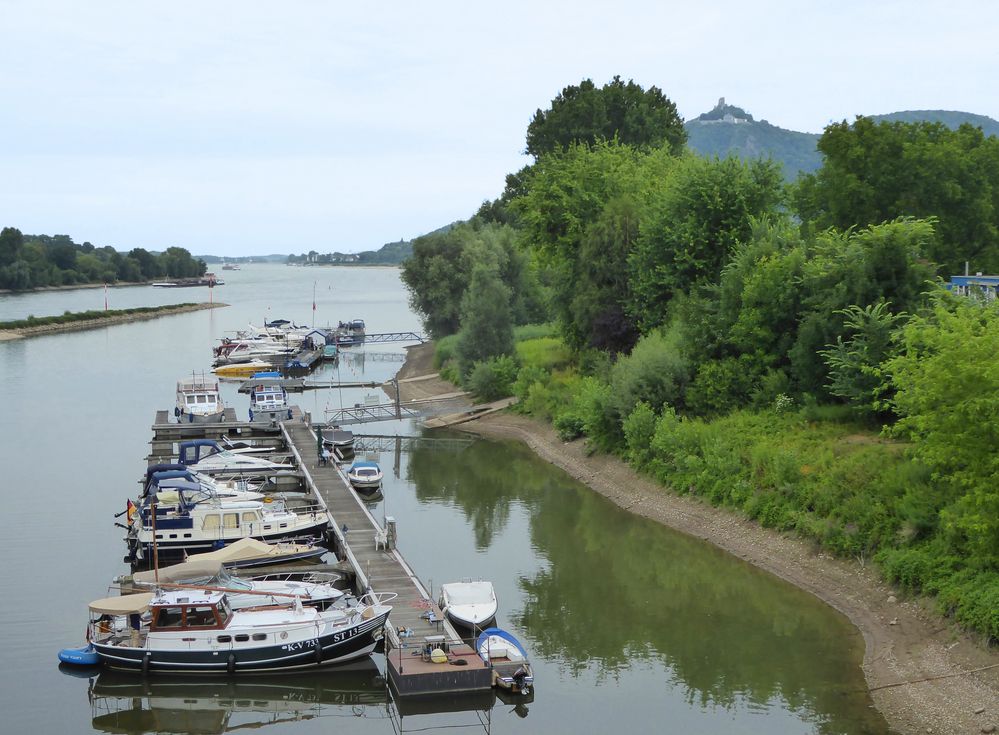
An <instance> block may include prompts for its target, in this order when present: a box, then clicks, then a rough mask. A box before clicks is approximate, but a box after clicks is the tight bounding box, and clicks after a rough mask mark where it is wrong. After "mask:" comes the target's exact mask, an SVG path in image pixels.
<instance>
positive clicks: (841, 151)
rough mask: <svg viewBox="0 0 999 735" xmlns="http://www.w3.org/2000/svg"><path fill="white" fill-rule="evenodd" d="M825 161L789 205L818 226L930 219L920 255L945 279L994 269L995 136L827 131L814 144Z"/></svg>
mask: <svg viewBox="0 0 999 735" xmlns="http://www.w3.org/2000/svg"><path fill="white" fill-rule="evenodd" d="M818 148H819V150H820V151H821V153H822V156H823V160H824V163H823V165H822V168H821V169H819V171H817V172H816V173H814V174H810V175H808V176H804V177H802V179H801V180H800V182H799V185H798V187H797V190H796V193H795V204H796V207H797V210H798V212H799V214H800V215H801V217H802V219H803V220H805V221H806V222H812V223H814V224H815V225H817V226H818V227H820V228H822V227H838V228H841V229H846V228H849V227H853V226H855V225H859V226H864V225H869V224H876V223H878V222H884V221H886V220H892V219H895V218H897V217H902V216H912V217H921V218H928V217H935V218H936V220H937V239H936V240H935V241H934V242H932V243H930V244H929V247H928V248H927V251H926V253H925V255H926V257H928V258H930V259H931V260H933V261H934V262H936V263H938V264H940V265H941V266H942V267H943V268H944V274H945V275H947V274H949V273H960V272H963V270H964V264H965V262H969V263H970V265H971V268H972V270H973V271H984V272H995V271H996V270H997V269H999V138H995V137H986V136H985V135H984V134H983V133H982V131H981V130H980V129H978V128H974V127H972V126H970V125H962V126H961V127H960V128H958V129H957V130H950V129H948V128H947V127H945V126H944V125H942V124H940V123H926V122H919V123H903V122H880V123H875V122H874V121H873V120H871V119H870V118H866V117H858V118H857V119H856V121H855V122H854V123H853V124H848V123H846V122H845V121H844V122H841V123H836V124H833V125H830V126H829V127H827V128H826V130H825V132H824V133H823V134H822V137H821V138H820V139H819V143H818Z"/></svg>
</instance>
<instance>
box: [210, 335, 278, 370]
mask: <svg viewBox="0 0 999 735" xmlns="http://www.w3.org/2000/svg"><path fill="white" fill-rule="evenodd" d="M296 349H297V347H296V346H294V345H291V344H288V343H285V342H279V341H277V340H273V339H270V338H267V337H260V338H247V339H239V338H237V339H230V338H229V337H226V338H225V339H223V340H222V344H220V345H219V346H218V347H216V348H215V349H214V350H213V354H214V357H215V359H214V361H213V363H212V364H213V366H215V367H218V366H220V365H230V364H232V363H241V362H251V361H255V360H263V361H266V360H267V359H268V358H271V359H273V358H278V357H286V356H287V355H291V354H293V353H294V352H295V351H296Z"/></svg>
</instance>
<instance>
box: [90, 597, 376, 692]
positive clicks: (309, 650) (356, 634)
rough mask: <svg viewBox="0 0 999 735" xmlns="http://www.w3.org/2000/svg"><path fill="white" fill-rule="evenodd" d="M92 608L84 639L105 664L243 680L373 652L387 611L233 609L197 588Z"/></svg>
mask: <svg viewBox="0 0 999 735" xmlns="http://www.w3.org/2000/svg"><path fill="white" fill-rule="evenodd" d="M89 608H90V614H91V623H90V626H89V628H88V632H89V637H90V640H91V643H92V644H93V646H94V649H95V650H96V651H97V654H98V656H99V657H100V659H101V661H102V663H104V664H105V665H107V666H109V667H111V668H116V669H124V670H130V671H135V672H142V673H143V674H146V673H153V672H171V673H181V672H184V673H198V674H207V673H222V674H244V673H253V672H266V671H292V670H300V669H311V668H317V667H321V666H328V665H332V664H338V663H341V662H345V661H351V660H353V659H356V658H362V657H364V656H367V655H368V654H370V653H371V652H372V651H373V650H374V648H375V646H376V644H377V642H378V640H379V639H380V637H381V635H382V631H383V629H384V626H385V620H386V618H387V617H388V614H389V612H390V611H391V607H389V606H388V605H383V604H381V603H379V602H377V601H376V600H373V599H370V596H366V597H365V598H363V599H362V600H357V601H353V600H352V601H349V602H348V601H344V602H343V604H338V605H333V606H331V607H328V608H327V609H325V610H319V609H317V608H315V607H310V606H305V605H302V604H301V601H299V600H296V601H293V602H290V603H288V604H285V605H279V606H273V605H266V606H264V607H259V608H248V609H243V610H234V609H233V608H232V606H231V604H230V602H229V597H228V595H227V594H226V593H225V592H217V591H206V590H199V589H175V590H168V591H158V592H155V593H146V594H135V595H122V596H119V597H109V598H105V599H102V600H95V601H94V602H92V603H90V606H89ZM147 614H148V616H149V622H148V624H145V623H144V622H143V616H145V615H147Z"/></svg>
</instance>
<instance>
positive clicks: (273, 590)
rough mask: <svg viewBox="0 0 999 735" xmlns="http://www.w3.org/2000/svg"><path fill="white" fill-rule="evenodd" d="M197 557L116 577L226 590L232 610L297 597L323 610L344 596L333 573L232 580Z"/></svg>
mask: <svg viewBox="0 0 999 735" xmlns="http://www.w3.org/2000/svg"><path fill="white" fill-rule="evenodd" d="M198 557H201V555H200V554H198V555H195V557H192V558H189V559H187V560H186V561H183V562H181V563H180V564H174V565H172V566H168V567H166V568H164V569H159V570H149V571H144V572H136V573H135V574H133V575H132V576H131V578H130V579H129V578H128V577H124V578H118V579H117V580H116V581H118V582H119V583H121V584H126V583H127V582H128V581H131V583H132V585H134V586H135V587H139V588H142V587H145V588H152V589H156V588H158V587H170V586H171V585H183V586H185V587H196V588H198V589H215V590H218V591H225V593H226V594H227V595H228V597H229V605H230V606H231V607H232V609H233V610H241V609H244V608H248V607H260V606H262V605H281V604H284V603H287V602H288V601H290V600H294V599H295V598H298V599H299V600H301V602H302V604H303V605H311V606H312V607H317V608H319V609H320V610H325V609H326V608H327V607H329V606H330V605H333V604H335V603H336V602H338V601H339V600H340V599H341V598H343V597H344V595H345V594H346V593H345V592H343V590H339V589H337V588H336V587H334V586H333V583H334V582H336V581H337V580H338V579H339V575H336V574H332V573H330V574H324V573H319V572H311V571H310V572H304V573H283V574H280V575H274V574H268V573H267V572H260V573H258V574H256V575H255V576H250V577H234V576H233V575H232V574H231V573H230V572H229V571H228V570H227V569H226V568H225V567H224V566H223V565H222V562H221V561H218V560H217V559H204V558H198Z"/></svg>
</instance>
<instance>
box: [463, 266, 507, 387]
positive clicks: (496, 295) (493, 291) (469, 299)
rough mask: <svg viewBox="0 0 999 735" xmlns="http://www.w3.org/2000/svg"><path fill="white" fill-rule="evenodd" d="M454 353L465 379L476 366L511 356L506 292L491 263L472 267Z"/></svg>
mask: <svg viewBox="0 0 999 735" xmlns="http://www.w3.org/2000/svg"><path fill="white" fill-rule="evenodd" d="M455 352H456V356H457V358H458V371H459V372H460V373H461V376H462V378H463V379H466V378H468V376H469V375H470V374H471V372H472V368H473V367H475V364H476V363H478V362H482V361H484V360H489V359H491V358H494V357H499V356H500V355H511V354H513V323H512V321H511V319H510V291H509V289H508V288H507V287H506V286H505V285H504V284H503V281H502V280H501V279H500V276H499V272H498V269H497V268H496V266H495V265H494V264H492V263H489V262H482V263H477V264H476V265H475V266H474V267H473V268H472V275H471V279H470V281H469V284H468V290H467V291H466V292H465V296H464V297H463V298H462V301H461V331H459V332H458V344H457V347H456V348H455Z"/></svg>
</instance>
